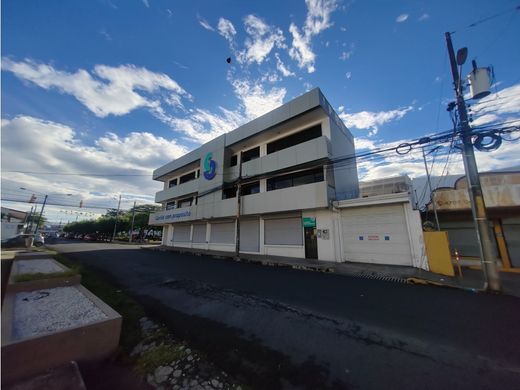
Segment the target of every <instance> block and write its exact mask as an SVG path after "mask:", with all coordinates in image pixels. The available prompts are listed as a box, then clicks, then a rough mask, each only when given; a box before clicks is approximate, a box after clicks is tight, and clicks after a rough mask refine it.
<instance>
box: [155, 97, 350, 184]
mask: <svg viewBox="0 0 520 390" xmlns="http://www.w3.org/2000/svg"><path fill="white" fill-rule="evenodd" d="M318 107H321V108H323V110H324V112H325V113H326V114H327V115H329V116H331V115H336V116H337V114H336V113H335V112H334V110H333V109H332V107H331V106H330V104H329V103H328V101H327V99H325V96H323V94H322V93H321V90H320V89H319V88H314V89H312V90H310V91H309V92H306V93H304V94H303V95H301V96H298V97H297V98H295V99H293V100H291V101H289V102H287V103H285V104H283V105H281V106H280V107H278V108H275V109H274V110H272V111H269V112H268V113H266V114H264V115H262V116H259V117H258V118H256V119H253V120H252V121H250V122H248V123H246V124H244V125H242V126H240V127H238V128H236V129H235V130H232V131H230V132H228V133H226V134H222V135H220V136H218V137H216V138H215V139H213V140H211V141H208V142H206V143H205V144H203V145H201V146H200V147H198V148H197V149H195V150H192V151H191V152H189V153H186V154H185V155H184V156H181V157H179V158H177V159H175V160H173V161H170V162H169V163H167V164H165V165H163V166H161V167H160V168H157V169H156V170H154V171H153V179H154V180H156V179H159V178H161V177H162V176H164V175H167V174H168V173H170V172H172V171H175V170H177V169H179V168H182V167H183V166H185V165H188V164H190V163H192V162H194V161H196V160H198V159H200V158H202V157H203V156H204V154H205V153H207V151H208V150H209V148H211V147H214V150H216V149H218V148H219V147H227V146H230V145H233V144H236V143H237V142H240V141H242V140H245V139H247V138H249V137H251V136H253V135H256V134H258V133H261V132H263V131H265V130H268V129H270V128H272V127H273V126H276V125H278V124H281V123H283V122H286V121H288V120H290V119H292V118H294V117H297V116H299V115H302V114H304V113H306V112H308V111H311V110H313V109H315V108H318ZM338 119H339V118H338ZM341 123H343V122H341ZM343 126H344V125H343ZM345 128H346V127H345ZM212 144H214V146H213V145H212Z"/></svg>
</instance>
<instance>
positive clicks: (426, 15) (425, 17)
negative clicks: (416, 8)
mask: <svg viewBox="0 0 520 390" xmlns="http://www.w3.org/2000/svg"><path fill="white" fill-rule="evenodd" d="M429 18H430V15H428V14H427V13H424V14H422V15H421V16H419V19H417V20H418V21H419V22H422V21H424V20H426V19H429Z"/></svg>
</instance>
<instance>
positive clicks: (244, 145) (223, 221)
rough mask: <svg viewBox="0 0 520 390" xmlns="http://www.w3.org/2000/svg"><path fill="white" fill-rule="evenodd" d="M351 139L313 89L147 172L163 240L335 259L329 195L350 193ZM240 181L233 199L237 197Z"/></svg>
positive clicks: (354, 184) (154, 220)
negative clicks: (153, 183)
mask: <svg viewBox="0 0 520 390" xmlns="http://www.w3.org/2000/svg"><path fill="white" fill-rule="evenodd" d="M354 154H355V147H354V139H353V136H352V134H351V133H350V131H349V130H348V129H347V128H346V127H345V125H344V124H343V121H342V120H341V119H340V118H339V117H338V115H337V114H336V113H335V112H334V110H333V109H332V107H331V105H330V104H329V103H328V102H327V100H326V99H325V97H324V96H323V94H322V93H321V91H320V90H319V89H314V90H312V91H310V92H308V93H306V94H304V95H302V96H300V97H298V98H296V99H294V100H292V101H290V102H288V103H286V104H284V105H283V106H281V107H279V108H277V109H275V110H273V111H271V112H269V113H267V114H265V115H263V116H261V117H259V118H257V119H255V120H253V121H251V122H249V123H247V124H245V125H243V126H241V127H239V128H237V129H235V130H233V131H231V132H229V133H227V134H223V135H221V136H219V137H217V138H215V139H213V140H212V141H210V142H208V143H206V144H204V145H202V146H201V147H199V148H198V149H196V150H193V151H192V152H190V153H188V154H186V155H184V156H182V157H180V158H178V159H176V160H174V161H171V162H169V163H168V164H166V165H164V166H162V167H160V168H158V169H156V170H155V171H154V173H153V178H154V180H158V181H161V182H162V183H164V188H163V190H161V191H159V192H158V193H157V194H156V197H155V200H156V202H158V203H161V204H162V205H163V210H162V211H160V212H157V213H155V214H152V215H151V216H150V223H151V224H154V225H162V226H163V245H168V246H176V247H189V248H197V249H204V250H218V251H227V252H233V251H235V244H236V240H237V215H238V219H239V224H240V228H239V229H240V235H239V237H240V251H241V252H243V253H253V254H262V255H278V256H291V257H305V258H314V259H318V258H319V259H322V260H339V259H341V258H342V257H343V255H342V249H341V247H340V237H339V235H340V234H341V233H340V226H339V225H340V223H341V221H340V220H339V217H338V216H339V213H334V212H332V208H333V205H332V203H333V201H338V200H345V199H352V198H357V197H358V196H359V185H358V176H357V167H356V161H355V159H354V158H353V156H354ZM237 186H240V196H237Z"/></svg>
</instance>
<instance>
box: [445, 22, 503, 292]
mask: <svg viewBox="0 0 520 390" xmlns="http://www.w3.org/2000/svg"><path fill="white" fill-rule="evenodd" d="M445 37H446V45H447V47H448V54H449V57H450V65H451V73H452V76H453V84H454V87H455V88H454V89H455V97H456V99H457V102H456V104H457V110H458V112H459V118H460V127H461V135H460V137H461V140H462V158H463V161H464V168H465V171H466V180H467V181H468V192H469V200H470V204H471V210H472V213H473V219H474V222H475V228H476V231H477V238H478V242H479V246H480V248H479V249H480V259H481V263H482V271H483V273H484V278H485V280H486V282H485V283H486V289H490V290H492V291H500V289H501V286H500V277H499V274H498V269H497V263H496V260H495V255H494V252H493V245H492V241H491V233H490V229H489V224H488V218H487V212H486V204H485V202H484V194H483V192H482V186H481V184H480V177H479V173H478V169H477V162H476V160H475V151H474V150H473V142H472V140H471V137H472V133H471V127H470V125H469V118H468V112H467V109H466V102H465V101H464V94H463V89H462V81H461V77H460V74H459V71H458V69H457V65H459V66H462V63H464V61H465V57H466V55H467V49H466V50H465V51H464V49H461V50H459V53H461V59H460V61H458V60H457V59H456V58H455V51H454V50H453V43H452V41H451V34H450V33H449V32H447V33H446V34H445Z"/></svg>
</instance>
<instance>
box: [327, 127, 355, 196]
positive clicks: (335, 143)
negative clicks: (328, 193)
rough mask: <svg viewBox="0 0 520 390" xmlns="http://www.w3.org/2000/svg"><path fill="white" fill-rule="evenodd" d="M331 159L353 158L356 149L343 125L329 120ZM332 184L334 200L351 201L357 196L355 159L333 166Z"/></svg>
mask: <svg viewBox="0 0 520 390" xmlns="http://www.w3.org/2000/svg"><path fill="white" fill-rule="evenodd" d="M330 131H331V145H332V157H333V158H341V157H345V156H354V155H355V153H356V148H355V146H354V138H353V137H352V135H351V134H350V132H349V131H348V129H347V128H346V127H345V125H343V122H341V123H337V122H336V121H334V120H332V119H331V120H330ZM333 169H334V182H335V188H336V200H342V199H353V198H357V197H358V196H359V182H358V172H357V164H356V160H355V159H351V160H348V161H345V162H343V163H340V164H335V165H334V168H333Z"/></svg>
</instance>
